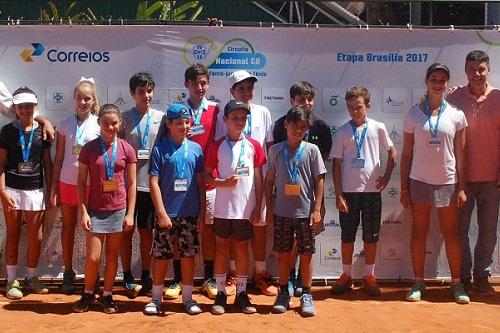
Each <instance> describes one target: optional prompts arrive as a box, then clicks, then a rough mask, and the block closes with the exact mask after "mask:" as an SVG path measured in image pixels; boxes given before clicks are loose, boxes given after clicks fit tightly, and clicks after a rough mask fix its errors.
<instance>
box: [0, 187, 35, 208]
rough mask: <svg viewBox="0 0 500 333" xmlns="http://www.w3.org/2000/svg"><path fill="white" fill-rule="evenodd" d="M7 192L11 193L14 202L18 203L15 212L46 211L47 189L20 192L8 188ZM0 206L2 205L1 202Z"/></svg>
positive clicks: (6, 188)
mask: <svg viewBox="0 0 500 333" xmlns="http://www.w3.org/2000/svg"><path fill="white" fill-rule="evenodd" d="M5 191H6V192H7V193H9V195H10V196H11V197H12V198H14V201H15V203H16V208H15V210H26V211H40V210H45V188H40V189H37V190H18V189H15V188H12V187H8V186H6V187H5ZM0 205H2V203H1V202H0ZM2 209H3V205H2Z"/></svg>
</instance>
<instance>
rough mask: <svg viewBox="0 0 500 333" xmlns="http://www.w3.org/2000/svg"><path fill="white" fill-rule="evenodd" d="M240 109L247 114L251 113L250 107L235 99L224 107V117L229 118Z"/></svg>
mask: <svg viewBox="0 0 500 333" xmlns="http://www.w3.org/2000/svg"><path fill="white" fill-rule="evenodd" d="M238 109H243V110H245V111H246V112H247V114H249V113H250V105H248V104H247V103H243V102H241V101H237V100H235V99H233V100H230V101H229V102H227V104H226V106H225V107H224V116H226V117H227V116H228V115H229V114H230V113H231V112H233V111H234V110H238Z"/></svg>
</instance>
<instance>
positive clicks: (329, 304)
mask: <svg viewBox="0 0 500 333" xmlns="http://www.w3.org/2000/svg"><path fill="white" fill-rule="evenodd" d="M499 282H500V281H499V280H498V279H497V280H495V284H494V286H495V289H496V291H497V294H496V295H495V296H489V297H486V296H476V295H472V296H471V299H472V302H471V304H469V305H458V304H455V303H454V302H452V301H451V297H450V295H449V291H448V287H446V286H441V285H440V284H439V283H433V284H429V285H428V287H429V288H428V290H429V292H428V294H427V297H425V300H424V301H422V302H420V303H408V302H405V301H404V295H405V291H406V288H408V287H409V286H410V284H409V283H390V284H386V283H382V284H381V287H382V296H381V297H380V298H377V299H370V298H368V297H367V296H366V295H365V294H364V292H363V290H362V289H360V288H359V287H356V288H355V289H354V290H353V291H352V292H350V293H348V294H346V295H343V296H340V297H336V298H332V297H331V296H330V293H329V290H330V288H329V287H324V286H315V287H314V288H313V296H314V299H315V304H316V308H317V313H318V314H317V315H316V317H312V318H301V317H300V316H299V314H298V313H297V312H296V311H294V310H290V311H288V312H287V313H285V314H282V315H276V314H272V313H271V306H272V304H273V301H274V298H272V297H266V296H261V295H255V294H253V291H252V290H249V294H250V297H251V298H252V301H253V302H254V303H255V304H256V305H257V309H258V313H257V314H254V315H244V314H240V313H235V312H232V308H231V307H230V306H229V307H228V308H229V313H226V314H225V315H222V316H214V315H212V314H211V313H210V312H209V311H210V306H211V304H212V300H209V299H208V298H206V297H205V296H202V295H200V294H199V293H198V291H199V290H198V288H195V291H194V292H195V295H194V298H195V299H196V300H197V301H199V302H200V303H201V304H202V306H203V310H204V311H205V312H204V313H202V314H200V315H198V316H189V315H187V314H185V313H184V309H183V307H182V304H181V301H180V299H179V300H177V301H174V302H170V301H169V302H168V303H166V302H164V303H163V306H164V310H165V311H166V313H165V316H163V317H148V316H145V315H143V314H142V309H143V307H144V305H145V304H146V302H147V301H148V300H149V297H145V296H140V297H137V298H136V299H134V300H130V299H128V298H127V297H126V296H125V292H124V290H122V289H121V287H115V290H116V291H115V293H114V298H115V300H116V303H117V305H118V306H119V309H120V311H119V313H118V314H114V315H106V314H104V313H103V312H102V308H101V306H100V305H99V304H98V303H96V304H95V305H93V306H92V308H91V310H90V311H89V312H87V313H81V314H78V313H72V310H71V307H72V303H73V302H74V301H76V300H78V299H79V296H78V295H71V296H67V295H63V294H59V292H58V289H57V287H55V286H53V287H52V288H51V291H50V294H49V295H27V296H26V297H24V298H23V299H22V300H20V301H9V300H8V299H6V298H5V297H4V296H3V291H4V287H3V286H2V288H1V290H2V296H0V332H2V333H11V332H23V333H25V332H30V333H31V332H51V333H56V332H66V333H67V332H100V333H104V332H113V333H124V332H137V333H139V332H140V333H143V332H292V331H294V332H295V331H296V332H379V333H381V332H405V333H411V332H500V320H499V314H500V284H499ZM233 300H234V297H229V298H228V304H232V302H233ZM293 300H294V307H295V306H298V304H299V302H298V299H296V298H294V299H293Z"/></svg>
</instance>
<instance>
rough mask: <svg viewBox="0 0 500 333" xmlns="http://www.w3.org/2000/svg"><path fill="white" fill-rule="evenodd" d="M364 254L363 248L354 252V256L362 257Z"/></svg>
mask: <svg viewBox="0 0 500 333" xmlns="http://www.w3.org/2000/svg"><path fill="white" fill-rule="evenodd" d="M364 256H365V250H361V251H359V252H358V253H354V258H363V257H364Z"/></svg>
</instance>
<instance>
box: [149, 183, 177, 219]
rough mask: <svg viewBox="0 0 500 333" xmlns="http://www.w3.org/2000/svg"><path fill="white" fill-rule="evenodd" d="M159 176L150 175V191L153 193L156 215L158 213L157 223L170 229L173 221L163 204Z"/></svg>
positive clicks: (152, 198)
mask: <svg viewBox="0 0 500 333" xmlns="http://www.w3.org/2000/svg"><path fill="white" fill-rule="evenodd" d="M158 181H159V177H158V176H153V175H151V176H149V191H150V194H151V200H152V201H153V205H154V206H155V210H156V215H157V218H158V220H157V224H158V227H159V228H160V229H170V228H172V221H170V217H169V216H168V214H167V211H166V210H165V206H164V205H163V200H162V197H161V191H160V185H159V184H158Z"/></svg>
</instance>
